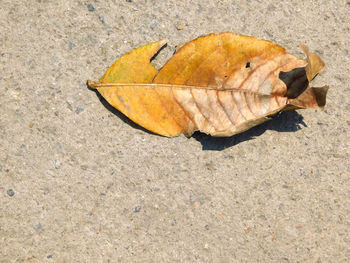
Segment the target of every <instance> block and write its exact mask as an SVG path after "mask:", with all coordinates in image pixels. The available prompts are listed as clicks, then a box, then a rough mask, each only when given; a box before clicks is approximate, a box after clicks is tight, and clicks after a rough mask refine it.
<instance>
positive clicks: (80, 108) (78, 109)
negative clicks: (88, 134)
mask: <svg viewBox="0 0 350 263" xmlns="http://www.w3.org/2000/svg"><path fill="white" fill-rule="evenodd" d="M84 110H85V107H84V106H79V107H78V108H77V109H76V110H75V113H76V114H80V113H82V112H83V111H84Z"/></svg>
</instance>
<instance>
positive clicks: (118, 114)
mask: <svg viewBox="0 0 350 263" xmlns="http://www.w3.org/2000/svg"><path fill="white" fill-rule="evenodd" d="M86 85H87V87H88V89H89V90H91V91H94V92H95V93H96V96H97V98H98V99H99V100H100V102H101V103H102V105H103V106H104V107H105V108H106V109H107V110H108V111H109V112H111V113H113V114H114V115H116V116H117V117H118V118H120V119H121V120H122V121H123V122H125V123H126V124H128V125H130V126H131V127H133V128H135V129H138V130H141V131H143V132H146V133H148V134H153V135H157V136H160V135H158V134H155V133H153V132H151V131H149V130H146V129H145V128H143V127H142V126H140V125H138V124H136V123H135V122H133V121H132V120H130V119H129V118H128V117H126V116H125V115H124V114H123V113H121V112H120V111H119V110H117V109H116V108H114V107H113V106H112V105H111V104H109V103H108V102H107V101H106V99H105V98H104V97H102V95H101V94H100V93H99V92H98V91H97V89H92V88H91V87H90V86H89V85H88V84H86Z"/></svg>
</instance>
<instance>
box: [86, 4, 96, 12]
mask: <svg viewBox="0 0 350 263" xmlns="http://www.w3.org/2000/svg"><path fill="white" fill-rule="evenodd" d="M87 8H88V10H89V11H90V12H93V11H95V7H94V6H93V5H92V4H88V5H87Z"/></svg>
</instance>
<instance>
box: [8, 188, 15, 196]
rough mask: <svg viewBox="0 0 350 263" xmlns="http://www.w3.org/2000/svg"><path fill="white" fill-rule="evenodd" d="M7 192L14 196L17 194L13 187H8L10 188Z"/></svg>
mask: <svg viewBox="0 0 350 263" xmlns="http://www.w3.org/2000/svg"><path fill="white" fill-rule="evenodd" d="M7 194H8V195H9V196H14V195H15V191H13V190H12V189H8V190H7Z"/></svg>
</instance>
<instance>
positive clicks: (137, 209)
mask: <svg viewBox="0 0 350 263" xmlns="http://www.w3.org/2000/svg"><path fill="white" fill-rule="evenodd" d="M134 211H135V213H138V212H140V211H141V206H140V205H137V206H135V209H134Z"/></svg>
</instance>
